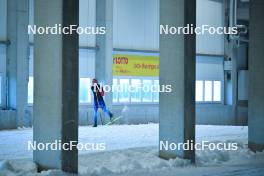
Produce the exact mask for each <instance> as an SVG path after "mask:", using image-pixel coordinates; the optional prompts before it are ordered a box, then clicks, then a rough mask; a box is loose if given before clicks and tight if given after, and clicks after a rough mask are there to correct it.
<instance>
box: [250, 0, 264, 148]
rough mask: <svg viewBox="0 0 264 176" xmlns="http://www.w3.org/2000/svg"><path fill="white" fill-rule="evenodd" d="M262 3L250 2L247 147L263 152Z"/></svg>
mask: <svg viewBox="0 0 264 176" xmlns="http://www.w3.org/2000/svg"><path fill="white" fill-rule="evenodd" d="M263 17H264V1H263V0H251V1H250V21H249V24H250V26H249V32H250V33H249V99H248V108H249V109H248V110H249V114H248V130H249V131H248V145H249V148H250V149H251V150H253V151H262V150H264V135H263V132H264V79H263V76H264V45H263V43H264V31H263V29H264V21H263Z"/></svg>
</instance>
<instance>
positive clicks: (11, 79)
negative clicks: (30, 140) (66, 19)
mask: <svg viewBox="0 0 264 176" xmlns="http://www.w3.org/2000/svg"><path fill="white" fill-rule="evenodd" d="M28 24H29V1H28V0H8V1H7V37H8V40H9V41H10V45H8V46H7V80H8V81H7V82H8V85H7V87H8V97H7V103H6V105H7V108H9V109H15V110H16V116H17V124H16V126H17V127H22V126H24V125H26V124H25V123H24V121H25V116H26V114H25V113H26V108H27V94H28V69H29V36H28V31H27V27H28Z"/></svg>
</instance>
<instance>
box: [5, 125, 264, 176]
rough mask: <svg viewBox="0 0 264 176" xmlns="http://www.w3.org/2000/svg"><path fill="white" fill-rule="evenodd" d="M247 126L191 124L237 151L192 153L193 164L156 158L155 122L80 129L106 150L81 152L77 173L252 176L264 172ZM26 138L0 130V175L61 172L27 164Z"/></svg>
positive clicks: (26, 132) (28, 134)
mask: <svg viewBox="0 0 264 176" xmlns="http://www.w3.org/2000/svg"><path fill="white" fill-rule="evenodd" d="M247 130H248V129H247V127H234V126H205V125H198V126H196V141H197V142H200V141H202V140H206V141H211V142H219V141H221V142H237V143H239V149H238V150H236V151H209V150H204V151H197V152H196V163H197V165H196V166H194V165H192V164H191V163H190V162H189V161H188V160H183V159H180V158H177V159H174V160H168V161H167V160H163V159H160V158H159V157H158V144H159V143H158V125H157V124H147V125H120V126H118V125H113V126H99V127H98V128H91V127H80V128H79V142H81V143H89V142H90V143H91V142H94V143H102V142H104V143H106V151H104V152H94V151H80V156H79V172H80V174H81V175H118V174H119V175H161V174H162V175H175V174H173V173H180V175H188V174H190V175H199V174H200V175H203V174H205V173H207V174H209V175H211V174H213V173H219V172H220V173H223V174H220V175H228V173H232V172H235V171H236V170H239V171H241V173H239V172H238V173H239V174H238V175H246V174H248V172H250V173H252V172H253V171H257V172H256V174H255V175H257V174H259V175H264V168H263V166H264V153H253V152H250V151H249V150H248V149H247V145H246V144H247V138H248V137H247ZM28 140H32V129H19V130H9V131H1V132H0V176H2V175H3V176H5V175H7V176H9V175H10V176H11V175H13V174H14V175H46V176H48V175H66V174H65V173H63V172H61V171H56V170H50V171H45V172H41V173H36V166H35V164H34V163H33V162H31V160H32V159H31V158H32V151H28V150H27V141H28ZM220 168H221V169H220ZM223 168H224V169H223ZM252 170H253V171H252ZM210 173H211V174H210ZM231 175H232V174H231ZM233 175H234V174H233Z"/></svg>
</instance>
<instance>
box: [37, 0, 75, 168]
mask: <svg viewBox="0 0 264 176" xmlns="http://www.w3.org/2000/svg"><path fill="white" fill-rule="evenodd" d="M34 20H35V25H36V26H37V27H48V26H54V25H55V24H61V25H62V26H63V27H69V26H70V25H78V22H79V1H78V0H45V1H43V0H35V1H34ZM66 32H67V31H66ZM78 45H79V44H78V34H77V33H76V32H74V33H73V34H44V35H41V34H37V35H35V36H34V114H33V116H34V123H33V127H34V128H33V139H34V141H36V143H37V144H39V143H44V144H47V143H54V142H61V143H62V144H65V143H67V146H68V144H69V143H70V142H71V141H72V142H73V143H75V144H76V143H77V141H78V67H79V65H78V64H79V63H78V48H79V47H78ZM74 141H75V142H74ZM33 158H34V161H35V162H36V163H37V164H38V166H39V169H40V170H43V169H62V170H63V171H66V172H73V173H77V172H78V151H77V148H76V147H73V148H72V150H68V151H67V150H63V149H62V150H59V149H58V150H50V148H49V150H35V151H34V152H33Z"/></svg>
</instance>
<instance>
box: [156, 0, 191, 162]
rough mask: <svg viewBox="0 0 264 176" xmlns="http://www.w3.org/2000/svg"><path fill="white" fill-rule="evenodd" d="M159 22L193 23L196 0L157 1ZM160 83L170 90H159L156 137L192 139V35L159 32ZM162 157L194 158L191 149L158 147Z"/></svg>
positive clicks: (168, 139) (185, 140) (174, 141)
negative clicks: (158, 118) (169, 86)
mask: <svg viewBox="0 0 264 176" xmlns="http://www.w3.org/2000/svg"><path fill="white" fill-rule="evenodd" d="M160 24H161V25H169V26H175V27H180V26H186V25H187V24H194V25H195V24H196V0H166V1H160ZM160 84H161V85H172V92H170V93H160V100H159V113H160V114H159V117H160V123H159V140H160V142H164V143H165V142H166V141H168V143H169V144H171V143H176V144H177V143H184V142H188V140H189V142H191V140H192V141H194V140H195V35H183V34H180V35H179V34H176V35H170V34H168V35H165V34H162V35H160ZM159 156H160V157H162V158H165V159H170V158H175V157H181V158H185V159H190V160H192V161H194V160H195V151H194V150H186V151H184V150H170V149H169V150H165V149H164V148H163V149H161V148H160V150H159Z"/></svg>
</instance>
